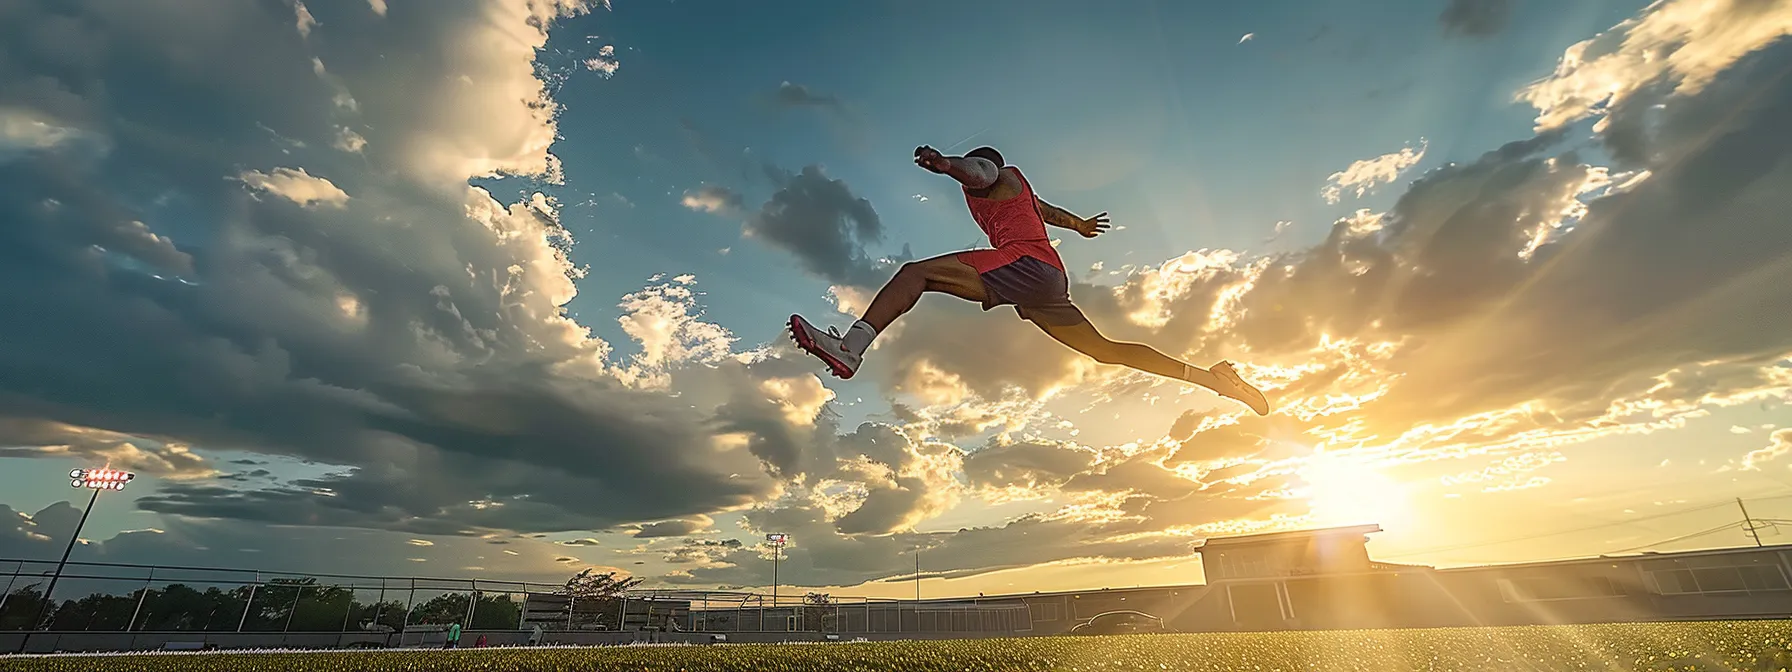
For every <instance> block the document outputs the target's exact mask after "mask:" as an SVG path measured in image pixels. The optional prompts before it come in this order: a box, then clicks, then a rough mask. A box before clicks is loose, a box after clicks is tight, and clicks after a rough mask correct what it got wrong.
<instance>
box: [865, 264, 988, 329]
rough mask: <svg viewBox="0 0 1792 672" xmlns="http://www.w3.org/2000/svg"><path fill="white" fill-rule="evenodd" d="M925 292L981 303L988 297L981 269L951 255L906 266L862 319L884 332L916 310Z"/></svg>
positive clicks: (880, 293)
mask: <svg viewBox="0 0 1792 672" xmlns="http://www.w3.org/2000/svg"><path fill="white" fill-rule="evenodd" d="M924 292H942V293H945V294H951V295H953V296H956V297H958V298H961V299H965V300H967V301H976V302H978V303H982V302H983V301H984V299H985V298H986V297H987V296H988V295H987V294H986V293H985V292H984V289H983V278H982V277H981V276H979V275H977V269H975V268H972V267H971V266H970V264H966V263H964V262H962V261H959V260H958V255H957V254H948V255H944V256H939V257H934V258H932V259H924V260H921V261H911V262H909V263H906V264H903V265H902V268H901V269H899V270H897V271H896V277H893V278H890V281H889V282H887V283H884V287H883V289H880V290H878V292H877V297H876V298H874V299H872V300H871V305H870V307H867V308H866V309H865V315H864V317H861V318H859V319H860V320H861V321H863V322H865V323H866V324H869V325H871V328H872V329H875V330H877V331H878V332H880V333H881V332H883V330H885V329H888V328H889V327H890V323H892V322H895V321H896V318H898V317H902V315H903V314H904V313H907V312H908V311H910V310H913V309H914V307H915V303H916V302H917V301H920V300H921V294H922V293H924Z"/></svg>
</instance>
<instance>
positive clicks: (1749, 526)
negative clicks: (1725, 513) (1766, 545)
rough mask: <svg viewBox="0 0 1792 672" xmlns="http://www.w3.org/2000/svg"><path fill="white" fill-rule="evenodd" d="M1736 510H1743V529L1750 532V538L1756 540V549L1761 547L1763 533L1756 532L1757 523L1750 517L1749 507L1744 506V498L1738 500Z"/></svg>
mask: <svg viewBox="0 0 1792 672" xmlns="http://www.w3.org/2000/svg"><path fill="white" fill-rule="evenodd" d="M1736 508H1738V509H1742V529H1745V530H1748V536H1750V537H1753V538H1754V540H1755V547H1756V548H1760V547H1761V533H1760V532H1759V531H1756V530H1755V521H1754V519H1752V518H1749V517H1748V507H1746V506H1743V505H1742V498H1741V497H1737V498H1736Z"/></svg>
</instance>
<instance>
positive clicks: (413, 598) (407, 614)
mask: <svg viewBox="0 0 1792 672" xmlns="http://www.w3.org/2000/svg"><path fill="white" fill-rule="evenodd" d="M416 608H417V577H414V576H413V577H411V595H410V597H406V598H404V627H406V628H408V627H411V610H412V609H416ZM401 630H402V628H401ZM398 643H400V644H403V643H404V639H403V638H399V640H398Z"/></svg>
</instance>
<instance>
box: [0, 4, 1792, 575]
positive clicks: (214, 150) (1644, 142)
mask: <svg viewBox="0 0 1792 672" xmlns="http://www.w3.org/2000/svg"><path fill="white" fill-rule="evenodd" d="M612 4H613V6H611V5H607V4H606V3H603V2H585V1H582V0H483V1H478V0H456V1H454V2H434V1H425V0H371V1H370V0H308V1H306V2H303V3H298V2H294V1H291V0H263V1H257V2H244V3H237V4H231V5H228V6H218V5H216V4H215V3H212V4H210V5H209V6H201V4H200V3H190V2H178V1H175V0H159V1H155V2H144V1H142V0H138V1H136V2H115V1H112V0H77V1H73V2H71V1H69V0H26V1H25V2H23V3H12V5H11V6H9V9H7V10H4V11H0V184H3V185H5V186H4V187H0V310H3V311H5V312H4V314H5V315H7V316H8V317H7V319H5V320H0V506H4V507H6V509H5V510H4V511H0V557H6V558H16V557H25V558H51V559H54V558H55V557H56V556H58V555H59V554H60V552H61V550H62V545H63V543H66V540H67V539H68V536H67V535H68V531H69V529H71V528H72V527H73V525H74V523H75V521H76V519H78V518H79V510H78V509H76V508H72V507H74V506H80V505H82V504H84V503H85V502H86V498H85V496H83V495H85V493H82V492H77V491H74V490H72V489H70V488H69V486H68V481H67V479H66V478H65V474H66V473H67V472H68V470H69V469H71V468H75V467H82V466H100V465H106V464H109V465H111V466H114V467H123V468H128V469H132V470H134V471H135V472H136V473H138V474H139V477H138V478H137V480H136V481H134V482H133V483H132V484H131V486H130V487H129V489H127V490H126V491H124V492H123V493H107V494H104V495H102V496H101V497H100V501H99V506H98V507H97V508H96V509H95V510H94V512H93V515H92V518H91V519H90V520H89V521H88V522H87V524H86V527H85V529H84V531H83V533H82V535H81V536H82V538H83V539H85V540H86V542H87V543H85V544H83V545H80V546H79V547H77V548H76V550H75V551H74V558H75V559H78V560H79V559H86V560H105V561H111V562H145V563H172V564H182V565H201V566H220V567H246V568H260V569H270V570H305V571H320V572H323V571H333V572H357V573H387V574H395V575H397V574H403V575H410V574H420V575H429V576H474V575H477V576H489V577H494V578H517V579H532V580H555V579H557V578H560V577H564V576H566V575H570V574H571V573H573V572H575V571H577V570H578V569H581V568H584V567H587V566H596V567H600V568H606V569H616V570H620V571H622V572H626V573H630V574H635V575H639V576H642V577H646V578H647V579H648V580H649V581H650V584H651V585H658V586H676V587H690V588H713V587H717V586H729V587H741V586H746V587H763V586H766V585H768V584H769V583H770V580H771V566H770V562H769V561H768V559H767V558H769V555H767V551H766V550H765V549H764V548H763V547H762V543H761V541H760V540H761V539H763V536H764V534H765V533H768V532H785V533H789V534H790V535H791V536H792V542H791V545H790V547H788V548H787V549H785V553H786V556H785V558H784V560H783V562H782V566H781V569H780V578H781V580H782V582H783V583H785V584H786V585H798V586H807V587H813V588H814V589H820V590H828V591H830V592H833V593H835V594H841V595H860V594H862V595H887V596H907V595H912V594H913V590H914V587H913V584H912V583H910V582H909V581H908V580H912V578H913V567H914V563H915V556H914V554H915V553H916V552H917V551H918V552H919V553H920V564H921V567H922V571H923V574H924V576H925V579H924V581H923V588H924V590H925V591H926V592H927V594H929V595H935V596H938V595H954V594H972V593H978V592H987V593H999V592H1007V591H1033V590H1063V589H1075V588H1092V587H1103V586H1129V585H1146V584H1165V583H1180V582H1192V581H1198V580H1199V577H1200V564H1199V561H1198V560H1196V559H1195V557H1194V554H1193V552H1192V550H1191V547H1192V545H1193V544H1194V543H1195V542H1197V541H1198V540H1200V539H1202V538H1204V537H1207V536H1210V535H1223V534H1237V533H1249V532H1259V531H1274V530H1283V529H1296V528H1308V527H1319V526H1327V525H1341V524H1351V523H1365V522H1373V523H1379V524H1381V525H1382V526H1383V528H1384V529H1385V531H1384V532H1382V533H1379V534H1376V535H1374V537H1373V539H1374V541H1373V542H1372V543H1371V545H1370V549H1371V552H1372V553H1373V554H1374V555H1375V556H1376V557H1378V558H1382V559H1387V560H1392V561H1396V562H1409V563H1427V564H1435V565H1442V566H1453V565H1462V564H1475V563H1491V562H1504V561H1518V560H1535V559H1545V558H1553V557H1568V556H1577V555H1590V554H1598V553H1612V552H1630V551H1637V550H1643V549H1652V550H1673V549H1684V548H1697V547H1711V546H1727V545H1741V544H1752V543H1753V541H1752V540H1751V538H1750V537H1749V536H1747V534H1745V531H1744V530H1743V528H1742V526H1741V521H1742V514H1741V511H1740V508H1739V507H1738V506H1737V502H1736V501H1735V500H1736V499H1737V498H1741V499H1743V500H1744V502H1745V503H1746V506H1747V507H1748V511H1749V513H1750V514H1751V515H1752V516H1754V517H1755V518H1758V519H1760V521H1765V522H1760V523H1759V530H1758V531H1759V534H1760V535H1761V540H1762V541H1763V542H1764V543H1782V542H1785V541H1792V540H1788V539H1787V538H1786V537H1784V536H1783V534H1782V532H1783V531H1785V530H1786V529H1787V526H1788V525H1792V471H1788V467H1789V465H1792V456H1788V455H1787V453H1788V452H1792V410H1789V409H1788V406H1787V402H1788V400H1792V227H1787V226H1785V220H1784V215H1783V213H1784V212H1786V211H1788V210H1787V208H1789V207H1792V202H1788V199H1789V198H1792V196H1789V195H1792V163H1789V162H1788V160H1787V159H1788V157H1789V156H1792V131H1788V130H1786V128H1785V127H1784V125H1783V123H1781V122H1780V121H1778V120H1781V119H1784V118H1788V117H1792V80H1788V79H1786V78H1784V77H1783V76H1781V74H1782V73H1783V72H1784V71H1785V70H1786V66H1787V63H1788V62H1789V61H1792V46H1789V45H1788V41H1787V40H1785V39H1784V37H1783V36H1785V35H1787V34H1789V33H1792V2H1767V3H1761V2H1745V1H1743V0H1720V1H1717V2H1705V1H1699V2H1695V1H1693V0H1664V1H1663V2H1661V3H1657V4H1655V5H1649V4H1647V3H1644V2H1639V1H1635V0H1625V1H1619V0H1586V1H1582V2H1571V3H1541V2H1517V1H1516V0H1451V1H1448V2H1444V1H1431V0H1426V1H1417V0H1411V1H1408V0H1402V1H1399V2H1380V3H1320V2H1292V1H1287V2H1283V1H1270V2H1252V3H1232V4H1231V5H1229V6H1225V7H1220V6H1217V5H1215V4H1214V3H1189V2H1164V1H1162V0H1136V1H1135V0H1115V1H1113V2H1107V3H1085V2H1059V1H1056V0H1044V1H1030V2H1021V1H1019V0H991V1H989V2H981V3H975V4H974V6H967V5H964V4H963V3H949V2H905V3H864V2H859V3H850V2H848V3H843V2H824V1H821V0H803V1H793V2H777V3H736V2H722V1H708V0H703V1H700V0H678V1H672V0H614V2H613V3H612ZM8 12H10V14H8ZM543 26H545V27H546V30H545V32H544V31H543V29H542V27H543ZM921 144H931V145H933V146H935V147H940V148H943V149H948V150H952V151H949V153H955V152H962V151H964V150H967V149H969V148H971V147H974V146H977V145H983V144H988V145H994V146H996V147H999V148H1001V150H1002V151H1003V153H1004V154H1005V155H1006V157H1007V159H1008V161H1009V162H1011V163H1013V164H1015V165H1018V166H1020V167H1022V168H1023V169H1024V170H1026V171H1027V174H1028V176H1029V177H1030V178H1031V179H1032V181H1033V183H1034V186H1035V187H1036V188H1037V189H1038V190H1039V191H1040V193H1041V194H1042V196H1044V197H1045V198H1046V199H1048V200H1050V201H1052V202H1054V203H1056V204H1059V205H1061V206H1064V207H1066V208H1068V209H1070V210H1073V211H1076V212H1078V213H1082V214H1093V213H1095V212H1098V211H1107V212H1109V213H1111V216H1112V218H1113V223H1114V224H1115V230H1114V231H1112V232H1111V233H1109V234H1107V235H1105V236H1102V237H1100V238H1097V239H1095V240H1082V239H1080V238H1077V237H1075V236H1071V237H1070V238H1069V239H1066V240H1063V241H1062V244H1061V246H1060V247H1059V251H1060V253H1061V254H1062V255H1063V257H1064V259H1065V262H1066V265H1067V266H1068V267H1069V268H1070V270H1071V274H1072V276H1073V281H1074V282H1075V283H1076V284H1075V286H1074V287H1073V289H1072V294H1073V296H1074V298H1075V299H1076V300H1077V301H1078V302H1079V304H1081V305H1082V306H1083V309H1084V311H1085V312H1086V313H1088V314H1089V316H1090V317H1091V319H1092V320H1093V321H1094V322H1095V324H1096V325H1097V326H1098V327H1100V328H1101V329H1102V330H1103V331H1104V332H1106V333H1108V334H1109V335H1110V336H1113V337H1115V338H1119V339H1124V340H1135V341H1141V342H1147V343H1151V344H1153V345H1156V346H1158V347H1159V348H1161V349H1163V350H1165V351H1166V352H1169V353H1171V354H1173V355H1176V356H1179V357H1182V358H1185V359H1187V360H1188V361H1190V362H1193V363H1195V364H1198V365H1208V364H1211V363H1213V362H1215V361H1218V360H1220V359H1229V360H1232V361H1235V362H1238V363H1239V367H1240V370H1241V372H1242V373H1243V374H1244V375H1245V377H1246V378H1248V379H1251V380H1253V381H1256V382H1257V383H1258V384H1259V385H1260V386H1261V387H1263V388H1264V389H1265V390H1266V391H1267V392H1268V393H1269V395H1270V397H1271V399H1272V400H1273V401H1274V402H1275V403H1276V406H1277V410H1276V412H1274V413H1272V414H1271V415H1270V416H1269V417H1266V418H1259V417H1256V416H1255V415H1252V414H1249V413H1248V411H1247V410H1246V409H1244V408H1243V407H1241V406H1238V405H1236V404H1233V403H1231V402H1227V401H1225V400H1222V399H1218V398H1216V397H1214V396H1213V395H1212V394H1210V393H1208V392H1206V391H1204V390H1198V389H1195V388H1191V387H1184V386H1181V385H1178V384H1172V383H1169V382H1166V381H1164V380H1160V379H1155V378H1151V377H1148V376H1144V375H1141V374H1132V373H1128V372H1126V371H1124V370H1120V369H1118V368H1114V367H1106V366H1101V365H1097V364H1094V363H1092V362H1088V361H1085V360H1083V359H1081V358H1080V357H1079V356H1077V355H1075V353H1072V352H1070V351H1068V350H1064V349H1063V348H1061V347H1060V346H1058V345H1057V344H1055V343H1054V342H1052V341H1051V340H1050V339H1048V338H1047V337H1045V336H1044V335H1043V334H1041V333H1039V332H1038V331H1037V330H1036V329H1034V328H1033V327H1031V326H1030V325H1028V324H1026V323H1024V322H1022V321H1020V320H1018V319H1016V317H1015V315H1014V313H1013V312H1012V311H1011V310H1008V309H999V310H994V311H990V312H988V313H984V312H981V311H979V310H978V309H977V308H976V307H975V306H970V305H966V304H961V303H955V302H954V300H952V299H950V298H946V297H940V296H930V297H928V298H925V299H924V300H923V301H922V302H921V304H920V306H919V308H918V309H917V310H916V311H915V312H914V313H912V314H910V315H909V316H907V317H905V318H904V319H903V321H901V322H899V323H898V324H897V326H896V327H894V328H893V329H891V330H890V331H889V332H888V333H886V334H884V335H883V336H882V337H880V338H879V340H878V342H877V344H876V347H875V348H874V349H873V350H872V351H871V352H870V353H869V354H868V356H867V361H866V365H865V369H864V370H863V371H862V372H861V373H860V375H858V376H857V377H855V378H854V379H853V380H852V381H850V382H843V381H839V380H835V379H833V378H829V377H826V376H825V374H824V373H823V369H822V368H821V367H820V365H819V364H817V363H816V362H814V361H813V360H810V359H808V358H806V357H805V356H804V355H802V354H801V353H800V352H798V351H796V350H795V349H794V348H792V347H790V346H789V344H788V343H787V342H786V341H785V340H784V338H783V337H782V335H781V328H782V324H783V321H784V319H785V318H786V317H787V316H788V315H790V314H791V313H793V312H797V313H802V314H804V315H806V316H808V317H809V318H810V319H811V320H814V321H816V322H818V323H831V324H836V325H838V326H840V327H841V328H844V327H846V326H847V325H849V324H850V323H851V321H852V320H853V319H854V316H856V314H857V311H858V310H860V309H862V307H863V306H864V304H865V302H866V301H867V300H868V299H869V297H870V296H871V294H872V293H873V292H874V291H875V289H876V287H877V286H878V285H879V284H881V282H882V281H883V280H884V279H886V278H887V277H888V276H889V275H890V273H891V272H892V271H893V268H894V265H895V264H896V263H899V262H901V261H903V260H906V259H913V258H924V257H930V256H934V255H937V254H942V253H946V252H949V251H953V250H956V249H961V248H965V247H970V246H975V245H979V244H981V243H982V241H981V239H980V233H979V232H978V231H977V229H976V228H975V225H974V224H973V223H972V222H971V221H970V219H969V216H968V214H967V213H966V211H965V207H964V205H963V202H962V199H961V197H960V196H959V195H958V193H957V186H956V184H955V183H953V182H952V181H951V180H949V179H946V178H942V177H939V176H936V175H932V174H929V173H927V172H924V171H922V170H919V169H917V168H916V167H915V166H914V165H913V164H912V162H911V161H910V158H909V157H910V154H911V151H912V149H913V148H914V147H915V146H917V145H921ZM1775 521H1779V522H1778V523H1775Z"/></svg>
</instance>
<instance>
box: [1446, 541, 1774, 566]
mask: <svg viewBox="0 0 1792 672" xmlns="http://www.w3.org/2000/svg"><path fill="white" fill-rule="evenodd" d="M1777 551H1792V544H1768V545H1765V546H1723V547H1718V548H1701V549H1695V550H1689V551H1667V552H1661V551H1642V552H1640V553H1622V554H1613V555H1595V556H1583V557H1578V558H1559V559H1555V560H1535V561H1531V562H1502V563H1486V564H1478V565H1458V566H1455V567H1442V568H1439V569H1438V571H1442V572H1455V571H1470V570H1488V569H1524V568H1527V567H1554V566H1561V565H1581V564H1589V563H1600V562H1631V561H1636V560H1655V559H1661V558H1668V559H1672V558H1691V557H1699V556H1707V555H1741V554H1746V553H1762V552H1767V553H1772V552H1777Z"/></svg>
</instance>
